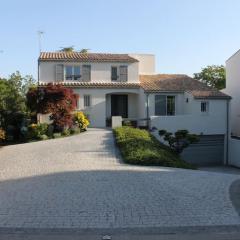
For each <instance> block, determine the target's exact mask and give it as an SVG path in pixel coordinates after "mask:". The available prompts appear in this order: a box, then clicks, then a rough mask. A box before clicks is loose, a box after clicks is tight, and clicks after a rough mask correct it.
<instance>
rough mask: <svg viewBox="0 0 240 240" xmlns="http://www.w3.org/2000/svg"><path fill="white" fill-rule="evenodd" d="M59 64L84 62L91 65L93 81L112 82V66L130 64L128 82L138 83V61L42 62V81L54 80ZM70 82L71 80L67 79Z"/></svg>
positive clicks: (79, 64) (40, 76) (40, 69)
mask: <svg viewBox="0 0 240 240" xmlns="http://www.w3.org/2000/svg"><path fill="white" fill-rule="evenodd" d="M57 64H64V65H77V66H82V65H84V64H89V65H91V82H111V67H112V66H118V67H119V66H122V65H124V66H125V65H127V66H128V82H130V83H138V82H139V75H138V65H139V63H138V62H135V63H108V62H104V63H79V62H40V65H39V80H40V82H54V81H55V69H56V65H57ZM67 82H69V80H67Z"/></svg>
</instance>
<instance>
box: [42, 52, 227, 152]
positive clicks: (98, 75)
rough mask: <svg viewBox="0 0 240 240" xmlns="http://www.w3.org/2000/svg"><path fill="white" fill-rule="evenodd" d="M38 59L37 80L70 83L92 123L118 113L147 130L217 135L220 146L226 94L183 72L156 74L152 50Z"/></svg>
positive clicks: (107, 121) (108, 119)
mask: <svg viewBox="0 0 240 240" xmlns="http://www.w3.org/2000/svg"><path fill="white" fill-rule="evenodd" d="M38 63H39V85H40V86H45V85H47V84H48V83H53V84H62V85H64V86H67V87H70V88H73V89H74V91H75V92H76V93H78V94H79V96H80V98H79V102H78V109H79V110H81V111H84V112H85V113H86V114H87V115H88V117H89V119H90V122H91V126H92V127H106V126H109V125H111V118H112V117H113V116H121V117H122V119H123V120H129V121H132V122H134V123H135V124H136V125H137V126H141V127H146V126H147V127H148V128H150V129H166V130H168V131H171V132H174V131H177V130H179V129H188V130H189V131H190V132H191V133H196V134H199V135H201V136H213V137H212V138H213V141H215V140H216V141H219V136H221V151H222V150H223V148H224V141H225V140H224V139H225V136H226V135H227V131H228V128H227V125H228V119H227V115H228V114H227V112H228V103H229V99H230V97H229V96H227V95H226V94H224V93H222V92H220V91H218V90H216V89H212V88H210V87H208V86H206V85H205V84H203V83H201V82H199V81H196V80H194V79H192V78H190V77H189V76H187V75H181V74H179V75H178V74H156V72H155V56H154V55H152V54H102V53H87V54H81V53H78V52H71V53H64V52H43V53H41V55H40V57H39V61H38ZM216 141H215V142H216ZM210 142H211V141H210ZM215 151H216V152H217V151H218V152H219V149H216V150H215ZM222 155H224V154H222Z"/></svg>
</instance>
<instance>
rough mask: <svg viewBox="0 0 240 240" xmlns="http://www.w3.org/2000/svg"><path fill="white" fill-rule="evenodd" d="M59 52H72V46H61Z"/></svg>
mask: <svg viewBox="0 0 240 240" xmlns="http://www.w3.org/2000/svg"><path fill="white" fill-rule="evenodd" d="M60 52H74V46H70V47H62V48H61V50H60Z"/></svg>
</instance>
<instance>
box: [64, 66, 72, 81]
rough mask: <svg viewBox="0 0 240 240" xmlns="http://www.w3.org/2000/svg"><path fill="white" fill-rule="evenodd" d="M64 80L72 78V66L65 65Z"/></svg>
mask: <svg viewBox="0 0 240 240" xmlns="http://www.w3.org/2000/svg"><path fill="white" fill-rule="evenodd" d="M65 74H66V80H72V66H66V67H65Z"/></svg>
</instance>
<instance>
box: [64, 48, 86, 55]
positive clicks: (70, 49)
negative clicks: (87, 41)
mask: <svg viewBox="0 0 240 240" xmlns="http://www.w3.org/2000/svg"><path fill="white" fill-rule="evenodd" d="M88 51H89V49H88V48H82V49H81V50H80V51H76V52H79V53H83V54H87V53H88ZM60 52H67V53H71V52H75V49H74V46H70V47H62V48H61V50H60Z"/></svg>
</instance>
